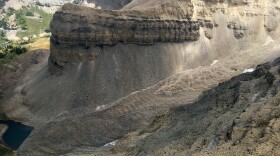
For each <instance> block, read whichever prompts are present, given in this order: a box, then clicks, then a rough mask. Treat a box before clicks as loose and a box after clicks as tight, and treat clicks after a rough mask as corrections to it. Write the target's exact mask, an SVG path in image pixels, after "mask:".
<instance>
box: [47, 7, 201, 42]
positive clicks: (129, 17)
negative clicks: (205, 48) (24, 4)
mask: <svg viewBox="0 0 280 156" xmlns="http://www.w3.org/2000/svg"><path fill="white" fill-rule="evenodd" d="M68 7H69V6H68ZM71 7H75V6H71ZM73 10H74V11H73ZM135 14H136V13H135V12H133V13H130V12H120V11H108V10H95V9H88V8H86V9H85V10H79V8H78V6H77V8H75V9H72V12H69V11H67V9H64V10H63V9H62V11H59V12H57V13H56V14H55V15H54V17H53V21H52V22H51V32H52V43H53V44H59V45H69V46H85V47H88V46H98V45H114V44H117V43H119V42H121V43H133V44H154V43H158V42H184V41H194V40H197V39H198V38H199V23H198V22H196V21H191V20H188V19H186V20H163V19H153V18H148V17H147V18H140V17H136V16H135Z"/></svg>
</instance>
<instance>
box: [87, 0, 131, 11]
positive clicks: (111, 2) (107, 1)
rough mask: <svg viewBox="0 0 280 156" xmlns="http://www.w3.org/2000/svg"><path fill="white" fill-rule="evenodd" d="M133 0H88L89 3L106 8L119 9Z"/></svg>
mask: <svg viewBox="0 0 280 156" xmlns="http://www.w3.org/2000/svg"><path fill="white" fill-rule="evenodd" d="M131 1H132V0H117V1H116V0H88V1H87V2H88V3H93V4H95V6H96V7H100V8H101V9H106V10H118V9H121V8H122V7H123V6H125V5H127V4H128V3H130V2H131Z"/></svg>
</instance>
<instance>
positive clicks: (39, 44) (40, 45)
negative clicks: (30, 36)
mask: <svg viewBox="0 0 280 156" xmlns="http://www.w3.org/2000/svg"><path fill="white" fill-rule="evenodd" d="M25 47H26V48H27V49H28V50H30V51H32V50H36V49H50V38H49V37H41V38H37V39H36V40H35V41H34V42H32V43H28V44H26V45H25Z"/></svg>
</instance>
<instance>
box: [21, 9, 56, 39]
mask: <svg viewBox="0 0 280 156" xmlns="http://www.w3.org/2000/svg"><path fill="white" fill-rule="evenodd" d="M26 15H27V16H26ZM30 15H33V16H30ZM36 15H37V16H36ZM51 20H52V14H48V13H46V12H44V11H43V10H41V9H39V8H38V7H37V6H36V7H35V6H34V7H30V8H23V9H21V10H17V11H16V22H17V23H18V25H20V26H22V27H23V28H25V29H26V31H23V32H18V33H17V36H18V37H25V36H33V35H39V34H40V33H42V32H44V30H46V29H49V24H50V21H51Z"/></svg>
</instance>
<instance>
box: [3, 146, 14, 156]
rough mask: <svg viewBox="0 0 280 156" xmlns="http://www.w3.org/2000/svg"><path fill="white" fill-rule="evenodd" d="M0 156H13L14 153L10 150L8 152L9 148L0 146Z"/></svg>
mask: <svg viewBox="0 0 280 156" xmlns="http://www.w3.org/2000/svg"><path fill="white" fill-rule="evenodd" d="M0 155H2V156H13V155H14V152H13V151H12V150H10V149H9V148H7V147H5V146H3V145H0Z"/></svg>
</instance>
